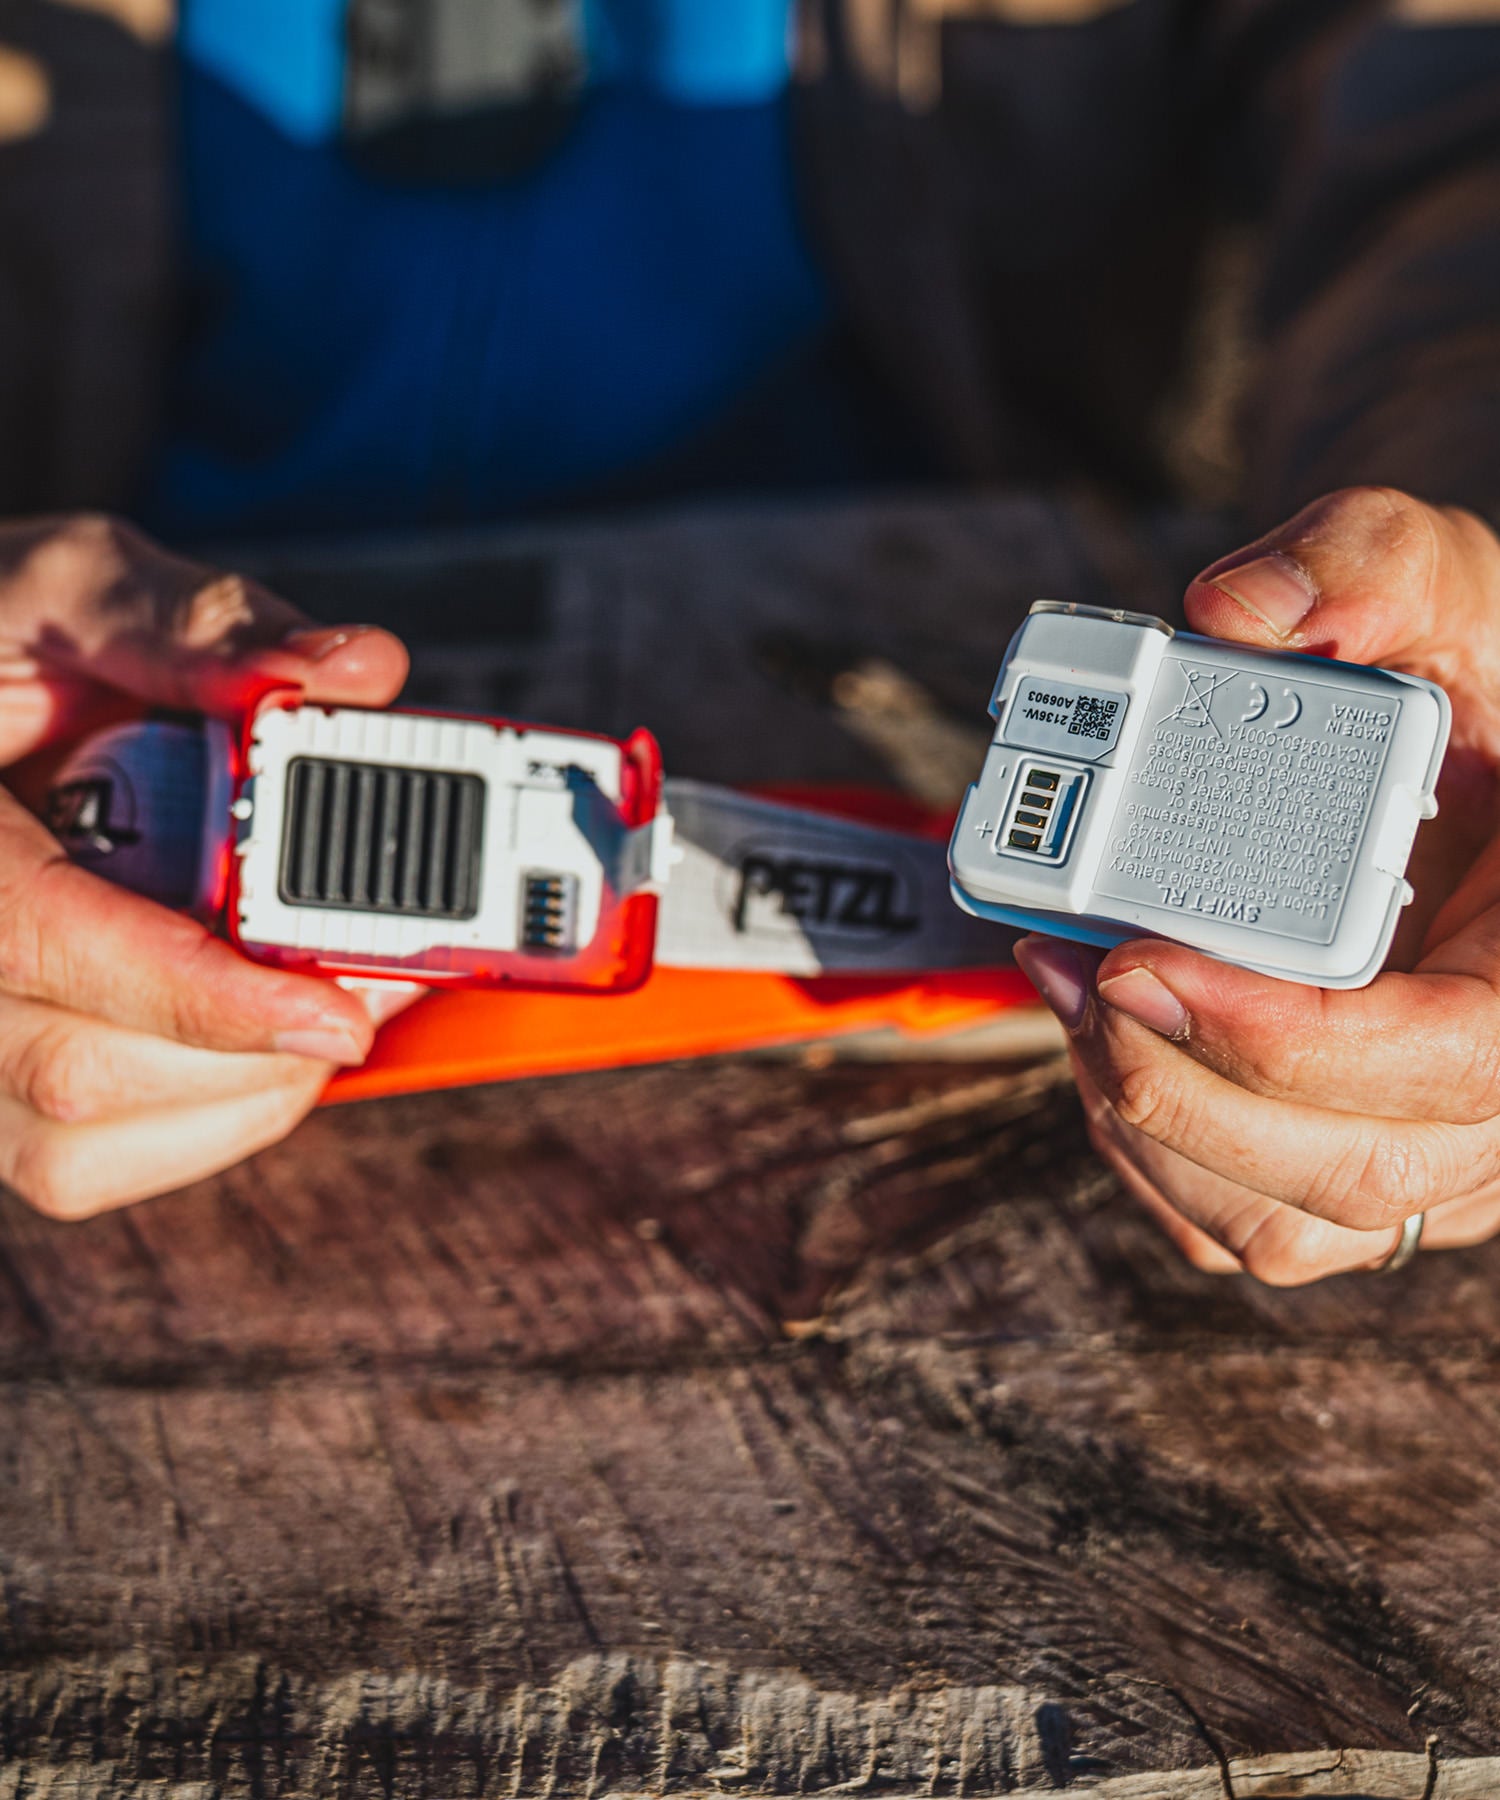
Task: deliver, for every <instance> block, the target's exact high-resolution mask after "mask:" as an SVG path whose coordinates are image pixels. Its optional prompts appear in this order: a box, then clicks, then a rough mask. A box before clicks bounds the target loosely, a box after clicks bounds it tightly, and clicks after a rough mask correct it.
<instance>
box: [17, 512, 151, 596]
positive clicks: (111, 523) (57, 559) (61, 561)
mask: <svg viewBox="0 0 1500 1800" xmlns="http://www.w3.org/2000/svg"><path fill="white" fill-rule="evenodd" d="M144 543H145V540H144V539H143V538H142V537H141V535H140V533H139V532H138V531H136V530H135V529H134V527H132V526H130V525H127V524H126V523H125V521H124V520H123V519H117V518H115V517H114V516H113V515H112V514H110V513H100V512H82V513H72V514H70V515H69V516H68V517H67V518H64V519H60V520H58V521H57V523H56V524H55V525H53V526H52V528H51V529H50V530H48V531H46V532H45V533H44V534H43V535H42V536H41V537H40V538H39V539H38V540H37V541H36V543H35V545H34V546H33V548H32V550H31V553H30V555H29V556H28V557H27V574H28V575H30V576H32V577H34V578H36V579H37V580H39V581H40V582H42V583H44V584H45V585H46V586H47V587H48V588H49V589H51V590H53V591H56V592H60V593H64V594H67V593H78V592H83V591H87V590H92V589H97V588H98V587H99V586H100V585H101V584H103V583H107V582H108V581H110V580H111V579H112V578H114V577H115V576H117V575H119V574H120V573H122V572H123V571H124V570H125V569H127V568H128V567H129V566H130V565H131V564H132V563H133V562H135V561H136V559H137V558H138V557H139V555H140V554H141V551H142V549H143V547H144Z"/></svg>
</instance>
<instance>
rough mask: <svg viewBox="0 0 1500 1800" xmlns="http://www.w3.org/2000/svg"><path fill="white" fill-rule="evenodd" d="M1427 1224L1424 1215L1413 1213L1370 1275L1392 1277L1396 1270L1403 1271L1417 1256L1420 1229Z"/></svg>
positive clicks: (1420, 1237) (1420, 1235)
mask: <svg viewBox="0 0 1500 1800" xmlns="http://www.w3.org/2000/svg"><path fill="white" fill-rule="evenodd" d="M1426 1223H1427V1214H1426V1213H1413V1214H1412V1216H1411V1217H1410V1218H1409V1219H1408V1220H1407V1221H1406V1223H1405V1224H1404V1225H1403V1226H1402V1227H1401V1235H1400V1237H1398V1238H1397V1239H1396V1242H1395V1245H1394V1246H1393V1248H1392V1249H1391V1252H1390V1254H1389V1255H1388V1256H1386V1257H1384V1258H1383V1259H1382V1260H1381V1261H1380V1262H1378V1263H1376V1265H1375V1267H1374V1268H1373V1269H1372V1270H1371V1271H1370V1273H1371V1274H1372V1275H1394V1274H1395V1273H1396V1271H1397V1270H1398V1269H1404V1268H1405V1267H1406V1265H1407V1264H1408V1263H1409V1262H1410V1261H1411V1259H1412V1258H1413V1257H1414V1256H1415V1255H1416V1254H1417V1246H1418V1245H1419V1244H1420V1243H1421V1241H1422V1227H1423V1226H1424V1225H1425V1224H1426Z"/></svg>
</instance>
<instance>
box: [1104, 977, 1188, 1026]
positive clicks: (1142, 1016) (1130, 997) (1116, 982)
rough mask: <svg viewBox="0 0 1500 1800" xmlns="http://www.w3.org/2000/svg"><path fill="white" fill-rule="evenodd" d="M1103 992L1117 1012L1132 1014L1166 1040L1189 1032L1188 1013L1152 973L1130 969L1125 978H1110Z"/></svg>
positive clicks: (1105, 982) (1107, 978)
mask: <svg viewBox="0 0 1500 1800" xmlns="http://www.w3.org/2000/svg"><path fill="white" fill-rule="evenodd" d="M1099 992H1100V994H1101V995H1102V996H1103V997H1104V999H1106V1000H1107V1001H1108V1002H1109V1004H1110V1005H1111V1006H1112V1007H1114V1009H1115V1010H1116V1012H1122V1013H1129V1015H1130V1017H1131V1018H1132V1019H1139V1020H1140V1022H1141V1024H1142V1025H1149V1026H1150V1027H1151V1029H1152V1030H1153V1031H1159V1032H1160V1033H1161V1034H1162V1036H1163V1037H1169V1038H1174V1037H1180V1036H1181V1035H1182V1033H1183V1032H1185V1031H1186V1030H1187V1028H1188V1010H1187V1008H1186V1007H1185V1006H1184V1005H1183V1004H1182V1002H1181V1001H1180V1000H1179V999H1178V998H1177V996H1176V995H1175V994H1174V993H1173V992H1172V990H1171V989H1170V988H1169V987H1167V985H1166V984H1165V983H1164V982H1161V981H1158V980H1157V978H1156V976H1154V975H1153V974H1152V973H1151V971H1150V970H1149V969H1127V970H1126V971H1125V973H1124V974H1123V975H1107V976H1105V977H1104V978H1103V979H1101V981H1100V983H1099Z"/></svg>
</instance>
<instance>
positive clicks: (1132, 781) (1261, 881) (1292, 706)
mask: <svg viewBox="0 0 1500 1800" xmlns="http://www.w3.org/2000/svg"><path fill="white" fill-rule="evenodd" d="M1399 707H1400V702H1399V701H1398V700H1395V699H1392V700H1390V701H1388V702H1385V703H1384V704H1382V705H1378V706H1369V705H1361V704H1351V703H1350V701H1349V700H1348V697H1347V694H1345V693H1341V692H1340V690H1339V689H1337V688H1334V687H1329V686H1327V685H1326V684H1324V683H1321V682H1311V681H1285V680H1278V681H1272V682H1269V683H1267V682H1262V681H1259V680H1257V679H1256V678H1255V677H1254V676H1253V675H1251V674H1249V673H1242V672H1238V671H1235V670H1232V669H1223V668H1210V667H1207V666H1202V665H1195V664H1193V663H1188V662H1181V663H1178V662H1172V663H1168V664H1166V665H1165V666H1164V667H1163V669H1162V672H1161V674H1160V676H1159V677H1158V680H1157V685H1156V689H1155V692H1154V693H1153V694H1152V696H1151V700H1150V703H1149V712H1148V716H1147V723H1146V729H1145V731H1144V733H1143V735H1142V742H1141V745H1140V747H1139V749H1138V750H1137V753H1136V758H1135V762H1134V766H1133V767H1132V768H1131V770H1130V774H1129V777H1128V779H1127V781H1126V784H1125V790H1124V794H1123V796H1122V798H1121V801H1120V804H1119V807H1118V809H1117V811H1116V813H1115V817H1114V821H1113V825H1112V828H1111V832H1110V838H1109V845H1108V849H1107V851H1106V854H1105V857H1104V862H1103V865H1102V867H1101V868H1100V871H1099V879H1098V888H1099V891H1100V892H1101V893H1103V894H1108V895H1109V896H1110V897H1111V898H1113V899H1118V900H1131V901H1135V902H1137V903H1144V904H1147V905H1150V906H1155V907H1159V908H1161V909H1162V911H1164V912H1166V913H1179V914H1180V913H1192V914H1196V915H1198V916H1200V917H1207V918H1215V919H1222V920H1225V921H1226V922H1232V923H1234V924H1237V925H1244V926H1249V927H1251V928H1252V929H1256V930H1260V931H1268V932H1274V933H1276V934H1277V935H1278V936H1282V937H1294V938H1300V939H1302V940H1303V941H1304V942H1307V943H1314V944H1327V943H1331V942H1332V941H1333V937H1334V933H1335V930H1336V929H1337V926H1338V919H1339V913H1340V911H1341V909H1342V907H1343V903H1344V900H1345V897H1346V895H1347V893H1348V890H1349V881H1350V877H1351V875H1352V872H1353V869H1354V864H1355V860H1356V857H1357V855H1358V851H1359V845H1360V840H1361V838H1362V837H1363V835H1364V830H1365V826H1366V823H1367V821H1368V820H1369V816H1370V809H1371V807H1372V805H1373V804H1374V800H1375V794H1376V791H1377V789H1378V787H1379V783H1380V775H1381V770H1382V769H1383V768H1384V766H1385V758H1386V751H1387V749H1388V747H1389V745H1390V740H1391V734H1392V732H1393V731H1394V729H1395V722H1396V715H1397V712H1398V710H1399Z"/></svg>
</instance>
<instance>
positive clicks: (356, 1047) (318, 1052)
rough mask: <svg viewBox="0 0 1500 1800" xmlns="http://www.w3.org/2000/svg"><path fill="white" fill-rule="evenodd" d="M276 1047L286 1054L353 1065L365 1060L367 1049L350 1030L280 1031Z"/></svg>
mask: <svg viewBox="0 0 1500 1800" xmlns="http://www.w3.org/2000/svg"><path fill="white" fill-rule="evenodd" d="M275 1041H276V1048H277V1050H279V1051H280V1052H281V1053H282V1054H283V1055H284V1056H310V1057H311V1058H312V1059H313V1060H314V1061H315V1062H331V1063H341V1064H343V1065H344V1066H345V1067H353V1066H354V1065H355V1064H358V1063H362V1062H363V1061H364V1060H365V1050H364V1047H363V1045H362V1044H361V1043H360V1041H359V1039H358V1038H356V1037H355V1036H354V1034H353V1032H350V1031H279V1032H277V1034H276V1040H275Z"/></svg>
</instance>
